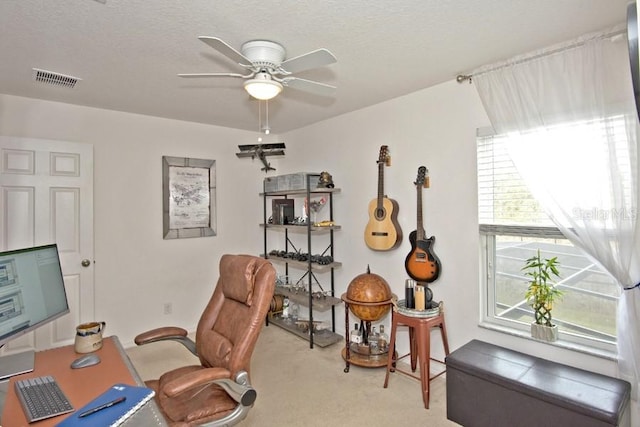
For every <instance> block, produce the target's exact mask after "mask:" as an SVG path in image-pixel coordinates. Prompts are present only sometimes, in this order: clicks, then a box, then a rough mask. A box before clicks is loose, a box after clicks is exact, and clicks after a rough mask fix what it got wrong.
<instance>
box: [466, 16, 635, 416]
mask: <svg viewBox="0 0 640 427" xmlns="http://www.w3.org/2000/svg"><path fill="white" fill-rule="evenodd" d="M636 60H637V59H636ZM473 82H474V83H475V85H476V87H477V89H478V92H479V94H480V97H481V99H482V102H483V104H484V107H485V109H486V111H487V114H488V115H489V118H490V120H491V122H492V125H493V127H494V129H495V131H496V133H498V134H507V135H508V136H509V140H510V143H509V144H510V148H509V152H510V155H511V156H512V158H513V160H514V163H515V164H516V166H517V168H518V170H519V171H520V173H521V175H522V176H523V178H524V179H525V181H526V182H527V184H528V185H529V187H530V189H531V191H532V193H533V194H534V196H535V197H536V199H538V201H539V202H540V203H541V205H542V206H543V207H544V209H545V210H546V211H547V213H548V214H549V216H550V217H551V219H552V220H553V221H554V223H555V224H556V225H557V227H558V228H559V229H560V230H561V231H562V232H563V234H564V235H565V236H566V237H567V238H568V239H569V240H570V241H571V242H572V243H573V244H574V245H576V246H578V247H580V248H581V249H583V250H584V251H585V252H586V253H587V254H588V255H589V256H590V257H592V258H593V259H594V260H595V261H597V262H598V263H599V264H600V265H601V266H602V267H603V268H604V269H605V270H606V271H608V272H609V273H610V274H611V275H612V276H613V277H614V278H615V279H616V280H617V281H618V283H619V284H620V286H621V287H622V288H623V289H625V290H624V291H622V295H621V297H620V301H619V309H618V316H617V327H618V355H619V356H618V366H619V372H620V377H621V378H623V379H626V380H627V381H629V382H630V383H631V384H632V386H633V390H634V396H637V391H638V385H639V379H640V372H639V370H640V225H639V222H638V215H639V212H638V197H639V196H640V194H639V184H638V140H637V135H638V118H637V114H636V110H635V105H634V99H633V89H632V86H631V76H630V65H629V56H628V49H627V43H626V34H625V33H624V29H623V28H621V27H617V28H614V29H612V30H611V31H608V32H606V33H600V34H592V35H589V36H585V37H582V38H580V39H578V40H574V41H572V42H570V43H565V44H563V45H560V46H554V47H552V48H549V49H546V50H543V51H539V52H535V53H532V54H531V55H526V56H522V57H518V58H514V59H512V60H510V61H508V62H505V63H502V64H493V65H490V66H487V67H483V68H481V69H479V70H476V71H475V72H474V73H473ZM634 400H637V398H636V399H634ZM634 418H635V416H634ZM636 423H640V420H636ZM634 425H637V424H634Z"/></svg>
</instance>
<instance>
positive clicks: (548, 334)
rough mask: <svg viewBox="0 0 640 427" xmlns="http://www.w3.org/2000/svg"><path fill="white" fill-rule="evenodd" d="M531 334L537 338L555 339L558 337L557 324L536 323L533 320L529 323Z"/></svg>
mask: <svg viewBox="0 0 640 427" xmlns="http://www.w3.org/2000/svg"><path fill="white" fill-rule="evenodd" d="M531 336H532V337H533V338H535V339H537V340H542V341H549V342H551V341H556V340H557V339H558V326H557V325H553V326H545V325H538V324H537V323H535V322H534V323H532V324H531Z"/></svg>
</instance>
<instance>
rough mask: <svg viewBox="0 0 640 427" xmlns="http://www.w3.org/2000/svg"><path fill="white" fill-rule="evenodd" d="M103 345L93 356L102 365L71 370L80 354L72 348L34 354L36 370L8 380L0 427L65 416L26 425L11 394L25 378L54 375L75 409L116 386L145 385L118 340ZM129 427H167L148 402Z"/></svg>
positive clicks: (36, 426)
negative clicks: (16, 383) (15, 385)
mask: <svg viewBox="0 0 640 427" xmlns="http://www.w3.org/2000/svg"><path fill="white" fill-rule="evenodd" d="M103 343H104V344H103V346H102V348H101V349H100V350H98V351H96V352H95V353H96V354H97V355H98V356H100V360H101V362H100V363H98V364H97V365H94V366H89V367H87V368H81V369H71V367H70V365H71V362H72V361H73V360H75V359H76V358H78V357H79V356H80V355H79V354H77V353H76V352H75V351H74V350H73V345H69V346H65V347H58V348H54V349H50V350H44V351H39V352H36V355H35V369H34V370H33V372H29V373H26V374H22V375H17V376H15V377H12V378H11V379H10V381H9V384H8V388H7V394H6V399H5V402H4V408H3V411H2V421H1V423H2V427H25V426H30V427H49V426H54V425H56V424H57V423H59V422H60V421H62V420H63V419H64V418H65V417H66V416H68V415H67V414H65V415H61V416H58V417H53V418H49V419H47V420H43V421H37V422H35V423H33V424H28V423H27V420H26V418H25V416H24V412H23V411H22V406H21V405H20V401H19V400H18V396H17V395H16V393H15V391H14V382H15V381H16V380H21V379H25V378H33V377H39V376H43V375H51V376H53V377H54V378H55V379H56V381H57V382H58V384H59V385H60V388H61V389H62V391H63V392H64V394H65V395H66V396H67V398H69V400H70V401H71V405H72V406H73V407H74V408H75V409H79V408H81V407H82V406H84V405H86V404H87V403H89V402H90V401H91V400H93V399H94V398H95V397H97V396H98V395H100V394H101V393H102V392H104V391H106V390H107V389H108V388H109V387H111V386H112V385H113V384H115V383H125V384H130V385H144V383H143V381H142V379H141V378H140V377H139V375H138V373H137V372H136V370H135V368H134V367H133V365H132V364H131V361H130V360H129V357H128V356H127V354H126V353H125V352H124V349H123V348H122V345H121V344H120V341H119V340H118V337H116V336H113V337H108V338H105V339H104V341H103ZM124 425H129V426H136V427H137V426H145V427H146V426H166V425H167V424H166V421H165V420H164V418H163V417H162V415H161V414H160V411H159V410H158V407H157V405H156V402H155V401H153V400H151V401H150V402H149V403H148V404H146V405H145V406H144V407H143V408H141V409H140V410H139V411H137V412H136V414H134V416H132V417H131V418H129V419H128V420H127V422H125V423H124Z"/></svg>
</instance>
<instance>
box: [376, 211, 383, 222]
mask: <svg viewBox="0 0 640 427" xmlns="http://www.w3.org/2000/svg"><path fill="white" fill-rule="evenodd" d="M384 217H385V211H384V209H376V219H377V220H378V221H380V220H383V219H384Z"/></svg>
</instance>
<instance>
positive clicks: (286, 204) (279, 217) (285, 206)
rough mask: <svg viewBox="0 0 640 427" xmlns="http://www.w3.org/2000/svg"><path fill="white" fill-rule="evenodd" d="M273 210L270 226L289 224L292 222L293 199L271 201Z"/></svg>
mask: <svg viewBox="0 0 640 427" xmlns="http://www.w3.org/2000/svg"><path fill="white" fill-rule="evenodd" d="M271 206H272V209H273V211H272V212H273V213H272V215H271V217H272V224H278V225H285V224H291V223H292V222H293V220H294V203H293V199H273V200H272V201H271Z"/></svg>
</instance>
